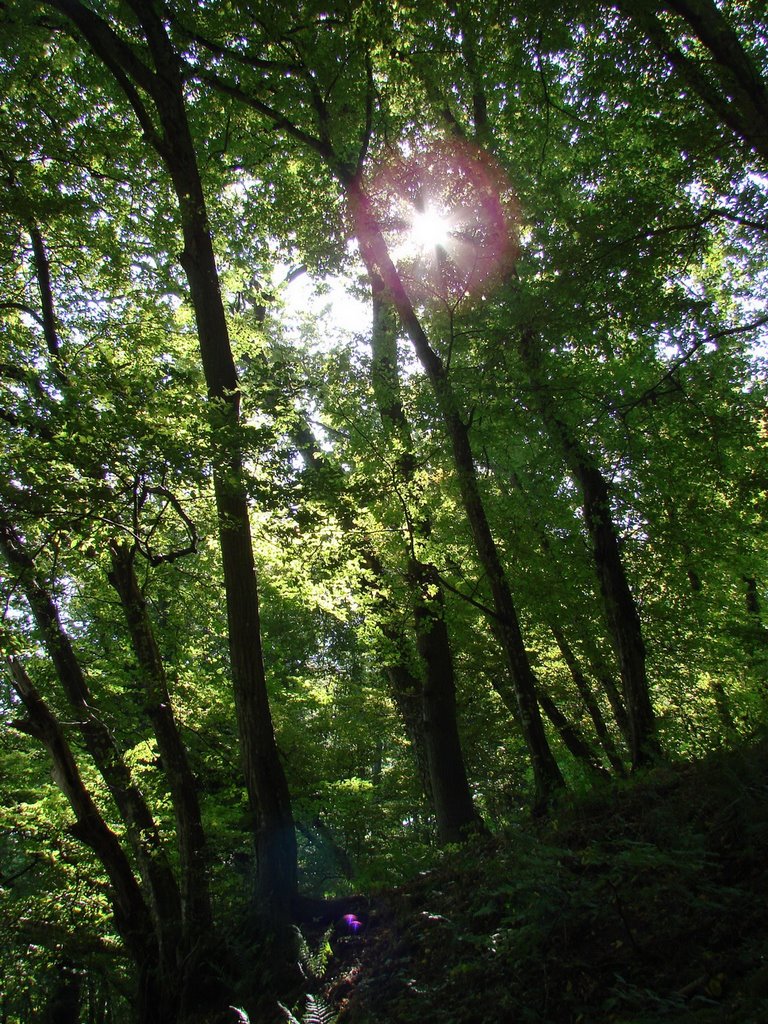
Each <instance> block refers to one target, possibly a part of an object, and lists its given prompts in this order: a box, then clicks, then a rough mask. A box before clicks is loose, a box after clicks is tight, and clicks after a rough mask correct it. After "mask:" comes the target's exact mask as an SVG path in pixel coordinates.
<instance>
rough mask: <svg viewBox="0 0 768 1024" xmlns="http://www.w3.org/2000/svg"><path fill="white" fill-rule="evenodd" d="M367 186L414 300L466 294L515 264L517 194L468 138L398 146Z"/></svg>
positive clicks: (451, 298) (376, 217)
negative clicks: (405, 149) (399, 150)
mask: <svg viewBox="0 0 768 1024" xmlns="http://www.w3.org/2000/svg"><path fill="white" fill-rule="evenodd" d="M366 191H367V193H368V196H369V200H370V209H371V213H372V214H373V219H374V221H375V224H376V226H377V227H378V229H380V231H381V233H382V234H383V235H384V239H385V241H386V242H387V245H388V248H389V253H390V256H391V258H392V260H393V261H394V263H395V265H396V267H397V270H398V272H399V274H400V277H401V280H402V282H403V284H404V285H405V286H406V289H407V290H408V292H409V294H410V295H411V298H412V299H413V301H415V302H431V301H440V302H448V303H455V302H457V301H461V300H462V299H464V298H466V297H470V296H472V295H474V294H477V293H478V292H479V291H481V290H482V291H483V292H485V291H486V290H487V289H488V288H489V287H490V286H491V285H492V284H493V283H494V281H496V280H499V279H501V278H502V277H504V275H505V274H507V273H509V272H510V270H511V269H512V267H513V266H514V262H515V260H516V258H517V251H518V247H517V224H518V220H519V218H518V213H517V203H516V201H515V197H514V195H513V193H512V189H511V187H510V184H509V181H508V180H507V178H506V177H505V175H504V173H503V172H502V170H501V168H500V167H499V166H498V165H497V164H496V163H495V161H493V160H492V159H491V158H490V157H489V156H488V154H486V153H484V152H483V151H482V150H479V149H477V148H476V147H474V146H471V145H470V144H469V143H466V142H460V141H456V140H445V141H440V142H435V143H433V144H431V145H430V146H428V147H425V148H424V149H423V150H421V151H418V152H416V151H410V152H407V153H398V154H397V155H396V156H395V157H394V158H392V159H390V160H389V161H388V162H387V163H386V164H385V165H384V166H383V167H381V168H380V169H379V170H378V171H377V172H376V173H374V174H373V175H372V176H371V177H370V179H369V180H368V181H367V182H366ZM358 233H359V232H358ZM364 241H365V239H364V238H363V239H361V242H364Z"/></svg>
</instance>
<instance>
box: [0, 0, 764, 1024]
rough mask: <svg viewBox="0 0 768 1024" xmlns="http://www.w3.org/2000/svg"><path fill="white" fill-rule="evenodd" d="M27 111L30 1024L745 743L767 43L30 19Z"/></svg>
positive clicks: (712, 24)
mask: <svg viewBox="0 0 768 1024" xmlns="http://www.w3.org/2000/svg"><path fill="white" fill-rule="evenodd" d="M0 104H1V105H2V116H1V117H0V422H1V423H2V448H1V449H0V460H2V469H1V471H0V573H1V576H0V586H1V587H2V602H3V603H2V611H3V616H2V626H1V627H0V628H1V630H2V631H1V632H0V639H1V640H2V674H1V675H0V713H1V717H0V730H1V731H2V741H3V742H2V747H0V769H1V771H0V797H1V799H0V939H1V940H2V941H1V942H0V970H1V971H2V975H3V977H4V986H3V992H2V995H0V1018H1V1019H2V1020H3V1021H7V1022H9V1024H16V1022H21V1021H28V1020H32V1019H39V1020H41V1021H43V1020H44V1021H49V1022H53V1021H54V1020H56V1021H65V1022H77V1021H81V1020H82V1021H83V1022H85V1021H88V1022H89V1024H91V1022H93V1024H95V1022H97V1021H106V1020H110V1021H113V1022H122V1021H130V1020H136V1021H138V1022H140V1024H153V1022H177V1024H193V1022H195V1024H203V1022H213V1021H223V1020H225V1019H227V1020H231V1019H233V1018H232V1017H225V1016H223V1015H224V1014H225V1012H226V1010H227V1007H229V1006H232V1005H234V1004H235V1003H236V1002H238V1001H240V1002H242V1003H243V1004H248V1005H255V1002H256V1001H257V1000H258V997H259V993H260V991H261V988H264V987H268V983H267V982H266V981H265V980H264V979H265V977H267V976H268V975H269V973H270V972H273V975H277V974H279V971H280V970H281V969H282V967H280V965H282V964H284V963H288V962H289V961H290V960H291V955H292V954H290V952H286V944H289V939H287V938H286V936H288V937H290V935H292V934H294V933H292V932H291V925H292V923H294V922H296V921H301V920H302V919H303V916H306V915H307V914H310V913H311V908H314V910H315V911H317V913H318V914H322V913H323V912H324V911H322V910H321V909H319V908H323V907H325V908H327V907H329V906H331V905H333V906H337V907H342V905H343V900H344V899H345V898H347V897H349V896H351V895H352V894H355V893H359V892H361V891H367V890H370V888H371V887H375V886H377V885H391V884H394V883H396V882H399V881H402V880H403V879H406V878H409V877H412V876H413V875H414V874H416V873H417V872H418V871H419V870H420V869H422V868H423V867H424V866H425V865H428V864H430V863H431V858H434V856H435V855H436V850H438V849H444V850H447V851H448V854H449V855H450V851H451V850H457V849H458V847H459V846H461V845H462V844H466V843H472V842H473V841H479V840H481V839H482V838H483V837H487V836H488V835H491V834H492V835H494V836H497V837H501V836H503V835H504V832H505V829H508V828H510V827H511V826H512V825H513V824H514V823H515V822H518V821H520V820H521V818H524V817H529V816H530V815H532V814H533V815H536V816H542V817H544V816H546V815H547V814H548V813H550V811H551V810H552V809H553V808H554V807H556V806H557V805H558V802H559V801H562V800H564V799H567V798H568V796H569V794H574V793H584V792H587V791H589V790H590V789H591V788H592V787H601V786H606V785H610V784H611V780H617V779H624V778H626V777H627V776H630V775H633V774H635V775H637V774H638V773H639V774H640V775H642V773H643V772H644V771H646V770H648V769H650V768H652V767H653V766H654V765H658V764H660V763H665V762H678V761H689V760H693V759H696V758H700V757H702V756H704V755H706V754H707V753H710V752H712V751H716V750H720V749H723V748H731V747H738V746H739V745H740V744H744V743H747V742H748V741H750V740H752V739H754V738H755V737H757V736H759V735H760V734H761V733H762V731H763V730H764V728H765V726H766V688H767V687H768V623H766V620H765V607H766V601H768V593H767V591H766V587H767V585H768V564H767V562H768V547H767V546H766V533H765V528H766V510H767V509H768V504H767V503H766V492H768V402H767V399H768V376H767V369H768V363H767V361H766V360H767V358H768V348H767V347H766V346H768V309H767V308H766V291H767V289H768V269H767V267H768V264H767V263H766V251H767V250H768V25H767V24H766V13H765V9H764V5H763V4H761V3H757V2H756V0H723V2H715V0H669V2H655V0H633V2H631V3H630V2H624V0H617V2H615V3H591V2H581V0H569V2H567V3H564V4H563V3H558V4H554V3H551V2H549V0H545V2H537V3H526V2H513V0H509V2H506V0H500V2H494V3H489V4H485V5H482V6H478V5H475V4H470V3H468V2H466V0H457V2H456V3H450V4H442V3H436V2H431V0H420V2H418V3H416V2H394V3H392V2H382V0H359V2H358V0H349V2H334V0H331V2H329V3H316V2H314V0H309V2H303V0H298V2H297V3H295V4H292V5H285V4H278V3H275V2H272V0H260V2H246V3H238V4H231V3H226V2H221V0H200V2H197V3H185V2H183V0H179V2H169V3H163V2H161V0H103V2H102V0H93V2H88V3H84V2H81V0H5V2H3V3H0ZM334 900H335V901H337V902H336V903H335V904H332V902H329V901H334ZM339 901H342V902H339ZM352 917H353V919H354V915H352ZM246 960H247V961H248V963H249V964H250V967H249V968H248V969H246V968H245V967H244V964H245V962H246ZM254 963H255V964H257V965H258V966H257V967H253V964H254ZM277 987H278V988H279V985H277ZM249 1000H250V1001H251V1003H249ZM243 1012H245V1011H243ZM56 1014H59V1016H56ZM67 1014H68V1015H67Z"/></svg>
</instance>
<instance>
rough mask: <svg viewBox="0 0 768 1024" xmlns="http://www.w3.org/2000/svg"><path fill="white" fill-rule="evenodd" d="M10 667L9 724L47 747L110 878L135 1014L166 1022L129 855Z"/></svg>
mask: <svg viewBox="0 0 768 1024" xmlns="http://www.w3.org/2000/svg"><path fill="white" fill-rule="evenodd" d="M8 667H9V669H10V673H11V680H12V683H13V686H14V689H15V690H16V692H17V693H18V695H19V697H20V699H21V701H22V703H23V705H24V709H25V711H26V714H27V717H26V719H24V720H23V721H18V722H14V723H13V724H14V726H15V727H16V728H17V729H19V730H21V731H22V732H26V733H28V734H29V735H31V736H33V737H34V738H35V739H37V740H38V741H39V742H40V743H42V744H43V746H44V747H45V748H46V750H47V751H48V754H49V756H50V758H51V763H52V767H53V777H54V779H55V781H56V784H57V786H58V787H59V789H60V790H61V792H62V793H63V794H64V796H65V797H66V799H67V801H68V802H69V805H70V807H71V808H72V811H73V812H74V815H75V824H74V825H73V826H71V828H70V831H71V832H72V834H73V835H74V836H76V838H78V839H79V840H80V841H81V842H83V843H85V845H86V846H88V847H90V849H91V850H93V852H94V854H95V855H96V857H97V858H98V860H99V862H100V863H101V865H102V867H103V869H104V871H105V873H106V875H107V878H108V879H109V884H110V898H111V902H112V907H113V910H114V921H115V926H116V928H117V931H118V934H119V935H120V937H121V938H122V940H123V942H124V943H125V948H126V950H127V952H128V954H129V955H130V956H131V958H132V959H133V961H134V963H135V964H136V967H137V972H138V989H137V1018H138V1020H139V1021H140V1022H141V1024H167V1022H169V1021H173V1020H175V1019H176V1017H175V1012H174V1007H175V1003H176V1001H177V1000H176V994H175V992H176V989H175V985H174V983H173V976H172V974H171V976H170V982H171V988H170V990H169V989H168V987H167V985H166V984H163V982H164V981H166V982H167V981H168V980H169V979H168V977H166V972H164V971H162V970H160V969H159V966H160V962H161V957H160V951H159V948H158V945H157V941H156V931H155V927H154V925H153V921H152V915H151V914H150V911H149V908H148V907H147V904H146V902H145V900H144V896H143V894H142V891H141V887H140V886H139V883H138V882H137V880H136V877H135V876H134V874H133V870H132V868H131V865H130V862H129V860H128V857H127V856H126V854H125V851H124V850H123V848H122V846H121V845H120V841H119V840H118V838H117V836H116V835H115V834H114V832H112V830H111V829H110V828H109V827H108V826H107V824H106V822H105V821H104V819H103V817H102V816H101V813H100V811H99V810H98V808H97V807H96V804H95V803H94V801H93V798H92V797H91V795H90V793H89V792H88V790H87V789H86V787H85V785H84V783H83V781H82V778H81V776H80V772H79V770H78V767H77V764H76V762H75V759H74V756H73V754H72V750H71V748H70V746H69V744H68V742H67V739H66V737H65V734H64V731H63V729H62V728H61V725H60V723H59V721H58V720H57V719H56V717H55V716H54V715H53V714H52V713H51V711H50V709H49V708H48V706H47V704H46V703H45V702H44V700H43V699H42V697H41V696H40V694H39V693H38V692H37V689H36V688H35V686H34V685H33V683H32V681H31V680H30V678H29V676H28V675H27V672H26V670H25V669H24V666H23V665H22V664H21V662H20V661H19V660H18V659H16V658H9V659H8Z"/></svg>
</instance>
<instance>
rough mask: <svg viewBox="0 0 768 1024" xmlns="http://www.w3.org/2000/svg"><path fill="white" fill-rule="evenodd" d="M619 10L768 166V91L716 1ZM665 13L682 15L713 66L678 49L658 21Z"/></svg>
mask: <svg viewBox="0 0 768 1024" xmlns="http://www.w3.org/2000/svg"><path fill="white" fill-rule="evenodd" d="M617 6H618V7H619V8H620V10H622V11H623V12H624V14H626V15H627V17H629V18H631V19H632V20H634V21H635V22H636V23H637V25H638V26H639V27H640V28H641V30H642V31H643V32H644V33H645V34H646V35H647V36H648V38H649V39H650V40H651V42H652V43H653V44H654V45H655V46H656V47H657V49H658V50H659V52H660V53H662V54H663V56H664V57H665V58H666V59H667V60H668V61H669V63H670V64H671V65H672V67H673V68H674V70H675V71H676V72H677V74H678V75H679V77H680V78H681V79H682V80H683V81H684V82H685V83H686V85H688V86H689V87H690V88H691V89H693V91H694V92H695V93H696V94H697V95H698V97H699V99H700V100H701V101H702V102H703V103H704V104H705V105H706V106H707V107H709V108H710V110H711V111H712V112H713V113H714V114H715V116H716V117H717V119H718V120H719V121H720V122H721V123H722V124H724V125H726V126H727V127H728V128H730V129H731V131H733V132H734V133H735V134H736V135H737V136H739V138H741V139H742V140H743V141H744V142H745V143H746V144H747V145H748V146H750V147H751V148H752V149H754V151H755V152H756V153H757V154H758V155H759V156H760V157H761V158H762V159H763V160H765V161H768V85H766V81H765V78H764V77H763V75H762V74H761V72H760V68H759V65H758V63H757V61H756V60H755V59H754V58H753V57H752V55H751V54H750V53H749V51H748V50H747V49H746V48H745V47H744V45H743V44H742V42H741V40H740V39H739V36H738V34H737V32H736V31H735V29H734V28H733V27H732V25H731V24H730V23H729V22H728V20H727V19H726V17H725V16H724V14H723V12H722V10H721V9H720V7H719V6H718V5H717V4H716V3H715V2H714V0H667V2H657V0H619V2H618V4H617ZM665 9H666V10H667V11H671V12H673V13H674V14H677V15H678V16H679V17H680V18H681V19H682V21H683V22H684V23H685V29H686V31H692V32H693V34H694V35H695V36H696V37H697V38H698V40H699V41H700V43H701V44H702V45H703V47H704V49H705V50H706V51H707V52H708V54H709V56H710V58H711V60H712V63H711V64H710V65H707V66H705V65H702V64H701V63H700V62H699V61H697V60H696V59H695V58H694V57H693V56H692V55H691V52H690V50H688V49H687V48H684V47H682V46H680V45H678V43H677V42H676V41H675V40H674V38H673V36H672V35H671V34H670V32H669V31H668V28H667V25H666V23H665V22H663V21H662V20H661V19H660V18H659V14H660V13H662V12H663V11H664V10H665Z"/></svg>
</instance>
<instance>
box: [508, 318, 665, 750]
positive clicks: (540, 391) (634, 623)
mask: <svg viewBox="0 0 768 1024" xmlns="http://www.w3.org/2000/svg"><path fill="white" fill-rule="evenodd" d="M518 352H519V354H520V360H521V363H522V365H523V368H524V370H525V372H526V374H527V376H528V380H529V382H530V385H531V392H532V394H533V395H534V400H535V402H536V405H537V408H538V411H539V413H540V414H541V417H542V420H543V421H544V425H545V427H546V428H547V430H548V431H549V433H550V435H551V437H552V440H553V441H554V442H555V443H556V444H557V445H558V447H559V448H560V450H561V451H562V453H563V456H564V458H565V462H566V465H567V466H568V468H569V470H570V472H571V473H572V474H573V477H574V479H575V481H576V483H577V484H578V486H579V489H580V490H581V495H582V502H583V507H584V520H585V524H586V527H587V530H588V532H589V535H590V538H591V540H592V553H593V558H594V563H595V569H596V572H597V578H598V580H599V583H600V591H601V594H602V599H603V607H604V610H605V616H606V621H607V625H608V630H609V634H610V637H611V640H612V641H613V644H614V647H615V649H616V655H617V657H618V660H619V667H620V670H621V680H622V685H623V687H624V698H625V701H626V705H627V715H628V718H629V729H630V753H631V757H632V766H633V767H634V768H637V767H640V766H641V765H643V764H647V763H648V762H649V761H651V760H653V759H654V758H656V757H658V755H659V753H660V750H659V745H658V739H657V736H656V719H655V716H654V713H653V707H652V705H651V699H650V694H649V691H648V680H647V678H646V673H645V645H644V643H643V637H642V631H641V628H640V616H639V615H638V612H637V607H636V605H635V601H634V598H633V597H632V593H631V591H630V588H629V583H628V581H627V576H626V572H625V571H624V564H623V562H622V559H621V553H620V551H619V541H618V536H617V533H616V528H615V526H614V524H613V517H612V515H611V506H610V496H609V493H608V485H607V483H606V481H605V478H604V477H603V475H602V473H601V472H600V470H599V469H598V468H597V466H596V465H595V464H594V462H593V460H592V459H591V457H590V456H589V455H588V454H587V452H586V451H584V449H583V448H582V446H581V444H580V443H579V441H578V440H577V439H576V437H575V436H574V434H573V432H572V431H571V429H570V428H569V427H568V425H567V424H566V423H565V421H564V420H563V419H562V418H561V417H560V415H559V414H558V412H557V410H556V408H555V405H554V402H553V400H552V397H551V392H550V390H549V387H548V382H547V380H546V375H545V373H544V370H543V366H542V356H541V350H540V343H539V341H538V338H537V337H536V336H535V334H534V332H533V331H532V330H530V329H529V328H525V329H524V330H523V331H522V332H521V334H520V342H519V345H518Z"/></svg>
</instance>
